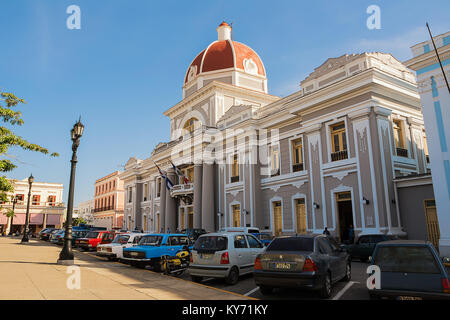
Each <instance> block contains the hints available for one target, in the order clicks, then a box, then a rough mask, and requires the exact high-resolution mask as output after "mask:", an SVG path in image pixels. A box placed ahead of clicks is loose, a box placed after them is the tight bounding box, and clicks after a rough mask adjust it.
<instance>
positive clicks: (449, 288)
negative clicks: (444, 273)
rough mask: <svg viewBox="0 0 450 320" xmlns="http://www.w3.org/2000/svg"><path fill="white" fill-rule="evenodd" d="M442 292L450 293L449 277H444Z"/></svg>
mask: <svg viewBox="0 0 450 320" xmlns="http://www.w3.org/2000/svg"><path fill="white" fill-rule="evenodd" d="M442 292H444V293H450V282H449V281H448V278H442Z"/></svg>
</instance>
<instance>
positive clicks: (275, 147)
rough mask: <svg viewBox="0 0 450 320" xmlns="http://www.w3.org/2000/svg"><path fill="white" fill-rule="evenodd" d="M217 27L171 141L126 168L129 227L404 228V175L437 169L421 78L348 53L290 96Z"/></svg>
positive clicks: (387, 62) (380, 59)
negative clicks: (399, 197) (400, 185)
mask: <svg viewBox="0 0 450 320" xmlns="http://www.w3.org/2000/svg"><path fill="white" fill-rule="evenodd" d="M217 31H218V40H217V41H214V42H212V43H211V44H210V45H209V46H208V47H207V48H206V49H205V50H203V51H201V52H200V54H198V55H197V56H196V57H195V58H194V60H193V61H192V63H191V64H190V66H189V67H188V70H187V72H186V76H185V78H184V84H183V94H182V100H181V101H180V102H179V103H177V104H176V105H174V106H173V107H171V108H170V109H168V110H167V111H165V113H164V115H165V116H167V117H168V118H169V119H170V141H169V142H166V143H159V144H158V145H157V146H156V147H155V148H154V150H153V152H152V154H151V156H150V157H149V158H148V159H136V158H134V157H132V158H130V159H129V160H128V162H127V164H126V165H125V170H124V172H122V173H121V174H120V179H121V180H122V181H123V182H124V189H125V204H124V220H125V222H124V225H125V226H126V227H127V228H128V229H136V228H137V229H143V230H145V231H160V230H164V231H167V229H170V230H172V231H173V230H176V229H179V230H181V229H183V228H203V229H206V230H207V231H215V230H218V229H220V228H222V227H230V226H253V227H258V228H260V229H261V230H263V231H265V232H272V233H273V234H274V235H280V234H293V233H322V232H323V229H324V228H325V227H327V228H328V230H329V231H330V232H331V233H332V234H333V235H334V236H336V237H339V238H340V239H341V240H345V239H346V237H347V235H348V229H349V228H350V226H353V227H354V230H355V233H356V234H364V233H388V234H398V235H403V234H404V230H402V222H401V219H400V215H399V210H398V204H397V203H396V201H395V189H394V183H393V180H394V179H395V178H396V177H401V176H404V175H408V174H411V173H416V174H417V173H418V174H420V173H426V172H427V171H428V157H427V151H426V150H427V148H426V139H425V132H424V125H423V118H422V114H421V105H420V97H419V94H418V91H417V86H416V82H415V77H414V74H413V73H412V72H411V71H409V70H408V69H407V68H406V67H405V66H404V65H403V64H402V63H401V62H399V61H398V60H396V59H395V58H394V57H393V56H391V55H390V54H385V53H379V52H375V53H361V54H351V55H347V54H346V55H343V56H341V57H338V58H330V59H328V60H327V61H325V62H324V63H323V64H322V65H321V66H319V67H318V68H316V69H315V70H314V71H313V72H312V73H311V74H310V75H309V76H308V77H307V78H306V79H304V80H303V81H301V83H300V90H299V91H297V92H294V93H292V94H291V95H289V96H287V97H284V98H280V97H276V96H273V95H270V94H269V93H268V84H267V77H266V70H265V68H264V64H263V62H262V60H261V59H260V57H259V56H258V54H257V53H256V52H255V51H254V50H252V49H251V48H249V47H248V46H246V45H244V44H242V43H239V42H236V41H234V40H232V36H231V34H232V33H231V31H232V30H231V27H230V26H228V25H227V24H226V23H222V24H221V25H220V26H219V27H218V28H217ZM155 164H157V165H158V166H159V167H160V169H161V170H162V171H165V172H164V173H166V174H167V177H168V179H169V180H170V181H171V182H172V184H173V186H171V184H169V187H167V184H166V181H165V179H164V178H163V177H162V176H161V174H160V172H159V170H158V168H157V166H156V165H155ZM172 164H174V165H175V166H176V169H179V171H181V172H182V173H183V175H184V177H185V178H186V179H185V178H184V177H183V176H180V175H179V174H177V173H176V171H175V170H174V167H173V165H172ZM178 173H179V172H178Z"/></svg>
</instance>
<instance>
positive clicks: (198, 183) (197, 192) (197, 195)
mask: <svg viewBox="0 0 450 320" xmlns="http://www.w3.org/2000/svg"><path fill="white" fill-rule="evenodd" d="M202 176H203V165H202V164H201V163H195V164H194V228H197V229H199V228H201V227H202V182H203V181H202V178H203V177H202Z"/></svg>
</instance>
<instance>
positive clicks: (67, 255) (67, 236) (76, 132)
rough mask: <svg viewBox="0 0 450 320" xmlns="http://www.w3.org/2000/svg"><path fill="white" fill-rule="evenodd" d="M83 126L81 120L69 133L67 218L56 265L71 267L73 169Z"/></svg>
mask: <svg viewBox="0 0 450 320" xmlns="http://www.w3.org/2000/svg"><path fill="white" fill-rule="evenodd" d="M83 130H84V125H83V124H82V123H81V118H80V120H78V122H77V123H75V125H74V126H73V128H72V130H71V131H70V135H71V139H72V160H70V162H71V170H70V184H69V199H68V201H67V217H66V231H65V233H64V247H63V249H62V250H61V253H60V254H59V259H58V261H57V263H58V264H64V265H72V264H73V252H72V211H73V191H74V188H75V169H76V166H77V162H78V161H77V149H78V146H79V145H80V138H81V136H82V135H83Z"/></svg>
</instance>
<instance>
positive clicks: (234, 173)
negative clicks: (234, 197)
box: [231, 154, 239, 182]
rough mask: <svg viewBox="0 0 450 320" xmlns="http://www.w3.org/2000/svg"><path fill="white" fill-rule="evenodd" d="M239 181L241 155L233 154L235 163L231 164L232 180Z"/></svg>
mask: <svg viewBox="0 0 450 320" xmlns="http://www.w3.org/2000/svg"><path fill="white" fill-rule="evenodd" d="M238 181H239V156H238V155H237V154H235V155H234V156H233V164H232V165H231V182H238Z"/></svg>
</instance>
